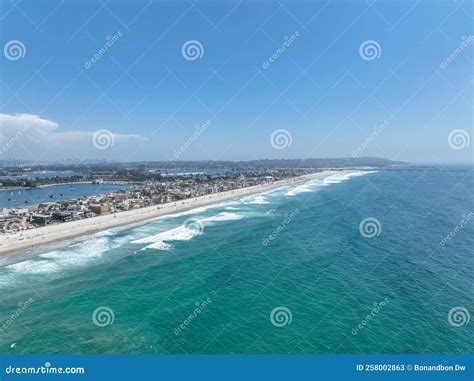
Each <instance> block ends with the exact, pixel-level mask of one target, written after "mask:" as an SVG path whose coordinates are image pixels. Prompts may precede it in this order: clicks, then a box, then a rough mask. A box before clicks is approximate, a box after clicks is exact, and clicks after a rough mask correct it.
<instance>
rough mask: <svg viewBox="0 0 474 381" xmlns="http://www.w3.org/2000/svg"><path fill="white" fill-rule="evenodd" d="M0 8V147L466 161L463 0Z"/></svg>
mask: <svg viewBox="0 0 474 381" xmlns="http://www.w3.org/2000/svg"><path fill="white" fill-rule="evenodd" d="M0 4H1V9H0V14H1V35H0V37H1V39H0V41H1V44H2V47H3V48H4V49H3V50H4V51H3V53H4V54H3V55H2V56H1V57H0V69H1V74H0V80H1V82H0V91H1V93H0V114H1V115H0V138H1V142H0V143H1V144H2V145H3V146H2V147H3V148H2V150H0V159H4V158H23V159H33V158H37V159H46V160H54V159H64V158H71V159H77V160H78V161H80V160H86V159H87V160H88V159H94V158H107V159H112V160H173V159H179V160H195V159H199V160H248V159H261V158H307V157H348V156H354V155H357V156H379V157H385V158H389V159H394V160H407V161H411V162H431V163H436V162H453V163H454V162H472V158H473V150H472V147H473V145H474V143H472V142H470V144H469V145H467V141H470V139H471V138H472V125H473V123H472V120H473V119H472V110H473V86H472V80H473V71H472V68H473V62H474V60H473V45H474V44H473V42H474V40H473V39H474V37H472V35H473V31H472V25H473V24H472V17H473V12H472V2H470V1H459V0H457V1H439V2H438V1H345V2H343V1H329V0H326V1H320V2H313V1H286V2H285V1H283V0H279V1H246V2H239V1H223V2H205V1H202V2H201V1H199V2H192V1H173V2H171V1H170V2H163V1H131V0H130V1H105V0H102V1H98V0H97V1H67V2H63V1H37V0H36V1H2V2H1V3H0ZM463 38H464V39H463ZM12 41H13V42H14V43H12V44H13V45H14V44H15V42H16V43H17V44H18V42H20V43H21V45H17V47H19V51H20V54H19V56H15V50H14V49H13V48H14V47H15V46H13V48H12V50H11V51H10V50H8V49H7V48H11V45H12V44H10V45H9V43H11V42H12ZM107 41H109V45H110V46H109V47H107V49H106V50H104V46H105V44H106V42H107ZM188 41H197V42H198V43H199V44H197V43H195V42H191V44H195V46H196V47H197V50H198V55H197V56H196V57H195V56H186V54H184V55H183V51H182V48H183V44H186V43H187V42H188ZM285 41H288V42H287V44H286V46H285ZM367 44H368V45H369V49H368V50H367V53H364V51H363V50H361V45H362V46H364V45H367ZM371 46H372V47H373V48H374V50H372V52H375V56H371V55H370V53H371V50H370V47H371ZM101 49H102V53H100V51H101ZM17 51H18V50H17ZM191 53H192V51H191ZM17 54H18V53H17ZM94 56H96V57H98V58H96V59H95V62H91V58H92V57H94ZM272 56H273V57H274V59H273V62H269V58H270V57H272ZM450 56H451V58H449V59H448V57H450ZM187 58H188V59H187ZM189 58H191V59H189ZM193 58H196V59H193ZM447 60H449V62H448V61H447ZM204 123H208V124H207V125H206V126H205V127H204V128H203V127H202V126H203V124H204ZM25 126H27V128H25ZM199 126H201V127H199ZM104 130H106V131H105V132H104ZM276 130H285V131H283V132H282V134H283V135H284V138H286V140H285V142H286V144H284V146H283V147H282V146H279V147H278V146H277V148H278V149H276V148H275V144H272V140H271V136H272V133H273V132H274V131H276ZM458 130H460V132H459V131H458ZM97 131H99V132H100V134H106V136H105V137H106V138H109V140H108V141H109V144H106V146H105V147H99V148H98V147H97V144H94V143H95V141H94V139H96V137H97V134H96V135H94V133H96V132H97ZM198 131H199V133H197V132H198ZM375 131H377V132H375ZM453 131H457V132H455V134H457V136H458V138H459V134H460V139H461V140H462V142H463V143H462V146H461V147H459V146H457V147H455V148H457V149H454V148H453V147H452V146H453V144H450V139H449V138H448V137H449V136H450V134H451V133H452V132H453ZM109 132H110V134H111V135H107V134H109ZM106 140H107V139H106ZM110 141H113V144H112V143H110ZM290 141H291V144H289V142H290ZM451 143H452V142H451ZM102 148H105V149H102ZM176 152H179V154H176Z"/></svg>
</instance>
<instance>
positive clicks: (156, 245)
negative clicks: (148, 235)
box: [140, 241, 172, 251]
mask: <svg viewBox="0 0 474 381" xmlns="http://www.w3.org/2000/svg"><path fill="white" fill-rule="evenodd" d="M171 248H172V246H171V245H170V244H169V243H166V242H163V241H158V242H155V243H152V244H151V245H148V246H145V247H144V248H143V249H140V250H152V249H153V250H166V251H167V250H171Z"/></svg>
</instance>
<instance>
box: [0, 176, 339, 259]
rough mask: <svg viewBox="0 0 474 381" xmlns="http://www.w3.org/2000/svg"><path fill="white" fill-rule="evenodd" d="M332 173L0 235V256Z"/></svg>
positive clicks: (300, 177) (301, 177)
mask: <svg viewBox="0 0 474 381" xmlns="http://www.w3.org/2000/svg"><path fill="white" fill-rule="evenodd" d="M334 173H336V171H323V172H317V173H313V174H309V175H305V176H299V177H295V178H291V179H286V180H281V181H275V182H273V183H270V184H262V185H256V186H252V187H247V188H242V189H235V190H231V191H227V192H221V193H213V194H209V195H205V196H200V197H195V198H189V199H186V200H180V201H176V202H170V203H166V204H159V205H153V206H148V207H145V208H140V209H133V210H128V211H124V212H119V213H115V214H106V215H103V216H97V217H93V218H87V219H83V220H79V221H71V222H64V223H59V224H53V225H48V226H44V227H39V228H35V229H31V230H25V231H21V232H18V233H16V234H6V235H1V236H0V257H1V256H5V255H8V254H11V253H15V252H18V251H21V250H25V249H29V248H33V247H36V246H38V245H42V244H46V243H51V242H55V241H61V240H67V239H72V238H76V237H79V236H83V235H87V234H93V233H96V232H99V231H103V230H107V229H110V228H113V227H118V226H123V225H129V224H132V223H135V222H140V221H144V220H148V219H152V218H156V217H160V216H165V215H168V214H174V213H179V212H183V211H186V210H189V209H193V208H198V207H201V206H206V205H210V204H216V203H220V202H223V201H229V200H232V199H236V198H240V197H242V196H246V195H250V194H255V193H261V192H265V191H269V190H272V189H275V188H279V187H283V186H286V185H291V184H298V183H302V182H306V181H309V180H312V179H315V178H318V177H323V176H328V175H331V174H334Z"/></svg>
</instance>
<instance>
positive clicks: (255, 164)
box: [0, 157, 409, 171]
mask: <svg viewBox="0 0 474 381" xmlns="http://www.w3.org/2000/svg"><path fill="white" fill-rule="evenodd" d="M408 164H409V163H406V162H403V161H392V160H388V159H383V158H378V157H356V158H352V157H343V158H328V159H262V160H249V161H209V160H207V161H147V162H125V163H119V162H104V161H89V162H83V163H79V164H78V163H73V162H71V161H63V162H54V163H45V162H41V163H35V162H32V161H19V160H15V161H11V160H9V161H0V167H3V168H5V169H6V168H14V167H17V168H18V167H23V168H24V167H31V168H32V169H33V168H34V169H35V170H44V169H49V170H64V169H75V170H81V169H84V170H85V171H87V170H91V169H94V170H111V169H116V168H117V167H121V168H129V169H132V168H135V169H136V168H142V169H143V168H148V169H154V168H162V169H172V168H180V169H189V170H192V169H203V168H227V169H239V168H246V169H248V168H256V169H262V168H265V169H272V168H350V167H379V168H380V167H383V168H388V167H394V166H401V165H408Z"/></svg>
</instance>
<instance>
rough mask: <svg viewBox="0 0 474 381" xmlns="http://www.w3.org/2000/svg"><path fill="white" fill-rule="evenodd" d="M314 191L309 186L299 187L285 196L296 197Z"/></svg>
mask: <svg viewBox="0 0 474 381" xmlns="http://www.w3.org/2000/svg"><path fill="white" fill-rule="evenodd" d="M313 190H314V189H312V188H310V186H309V184H305V185H299V186H297V187H296V188H294V189H292V190H290V191H288V192H286V193H285V196H290V197H292V196H296V195H298V194H300V193H307V192H313Z"/></svg>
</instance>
